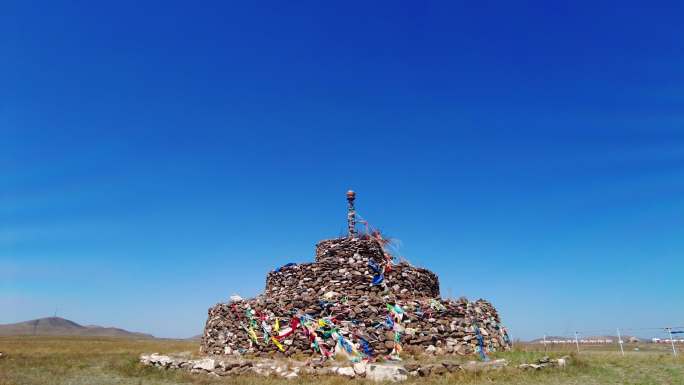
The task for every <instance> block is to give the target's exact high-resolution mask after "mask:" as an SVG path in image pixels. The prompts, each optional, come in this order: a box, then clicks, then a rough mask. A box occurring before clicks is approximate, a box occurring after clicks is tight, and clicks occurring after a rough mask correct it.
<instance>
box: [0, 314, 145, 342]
mask: <svg viewBox="0 0 684 385" xmlns="http://www.w3.org/2000/svg"><path fill="white" fill-rule="evenodd" d="M18 335H41V336H91V337H121V338H154V336H152V335H151V334H144V333H135V332H129V331H127V330H124V329H119V328H112V327H102V326H95V325H89V326H83V325H79V324H77V323H76V322H74V321H69V320H68V319H64V318H60V317H47V318H39V319H34V320H31V321H24V322H18V323H14V324H5V325H0V336H18Z"/></svg>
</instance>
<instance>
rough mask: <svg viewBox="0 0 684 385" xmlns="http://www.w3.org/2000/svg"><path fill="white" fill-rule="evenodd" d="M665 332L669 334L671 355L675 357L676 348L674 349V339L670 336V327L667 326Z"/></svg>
mask: <svg viewBox="0 0 684 385" xmlns="http://www.w3.org/2000/svg"><path fill="white" fill-rule="evenodd" d="M667 332H668V333H669V334H670V343H671V344H672V355H673V356H675V357H677V349H675V346H674V339H673V338H672V328H667Z"/></svg>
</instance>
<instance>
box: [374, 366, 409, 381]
mask: <svg viewBox="0 0 684 385" xmlns="http://www.w3.org/2000/svg"><path fill="white" fill-rule="evenodd" d="M366 378H367V379H369V380H371V381H376V382H379V381H390V382H399V381H405V380H406V379H408V372H407V371H406V369H404V367H403V366H401V365H393V364H370V365H368V368H367V369H366Z"/></svg>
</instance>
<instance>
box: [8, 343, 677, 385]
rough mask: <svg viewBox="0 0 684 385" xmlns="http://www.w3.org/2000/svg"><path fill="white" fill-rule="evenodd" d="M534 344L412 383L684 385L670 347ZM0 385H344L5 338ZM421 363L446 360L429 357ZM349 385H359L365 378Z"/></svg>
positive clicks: (138, 346)
mask: <svg viewBox="0 0 684 385" xmlns="http://www.w3.org/2000/svg"><path fill="white" fill-rule="evenodd" d="M537 349H538V347H536V346H531V345H519V346H517V347H516V349H515V350H514V351H511V352H505V353H497V354H495V357H496V358H506V359H507V360H508V361H509V362H510V364H511V367H509V368H507V369H504V370H501V371H492V372H484V373H457V374H451V375H447V376H443V377H431V378H429V379H427V380H426V379H423V378H411V379H410V380H409V381H408V382H407V384H417V383H420V384H425V383H428V384H445V385H446V384H456V383H458V384H502V385H503V384H510V385H522V384H544V385H568V384H577V385H598V384H601V385H603V384H633V385H637V384H638V385H649V384H654V385H655V384H657V385H675V384H681V385H684V358H681V356H680V357H679V358H674V357H672V355H671V353H670V352H668V351H667V349H664V348H660V347H657V346H642V347H641V349H640V350H639V351H634V350H633V348H628V349H627V352H626V355H625V356H624V357H623V356H622V355H620V354H619V353H618V352H617V351H616V350H615V349H614V347H592V348H587V349H584V351H583V352H582V353H580V354H579V355H577V354H575V353H572V350H570V349H568V350H567V351H553V352H544V351H539V350H537ZM0 351H2V352H4V353H5V354H7V356H6V357H5V358H0V385H10V384H11V385H23V384H31V385H34V384H35V385H43V384H51V385H52V384H57V385H60V384H69V385H81V384H82V385H100V384H103V385H108V384H117V385H129V384H160V385H169V384H255V385H269V384H275V383H278V384H285V383H287V384H317V385H343V384H348V383H349V382H350V380H347V379H344V378H340V377H324V378H313V377H300V378H299V379H297V380H294V381H286V380H282V379H278V378H263V377H255V376H241V377H226V378H213V377H209V376H206V375H191V374H188V373H184V372H181V371H162V370H158V369H156V368H148V367H143V366H141V365H139V364H138V362H137V361H138V356H139V355H140V354H141V353H153V352H158V353H173V352H182V351H189V352H192V353H193V354H195V353H196V352H197V342H194V341H171V340H126V339H114V338H82V337H0ZM570 353H572V355H573V359H572V364H571V366H569V367H568V368H566V369H564V370H545V371H538V372H522V371H520V370H517V369H515V368H513V367H512V366H514V365H517V364H519V363H523V362H532V361H534V360H536V359H539V358H540V357H542V356H544V355H545V354H548V355H550V356H552V357H558V356H561V355H564V354H570ZM423 360H432V361H437V362H438V361H441V360H444V359H442V358H434V357H426V358H423ZM351 382H354V383H357V384H362V383H366V382H365V381H363V380H352V381H351Z"/></svg>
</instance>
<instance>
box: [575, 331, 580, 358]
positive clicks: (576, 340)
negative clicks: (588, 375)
mask: <svg viewBox="0 0 684 385" xmlns="http://www.w3.org/2000/svg"><path fill="white" fill-rule="evenodd" d="M575 345H577V353H579V352H580V351H579V339H578V338H577V332H575Z"/></svg>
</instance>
